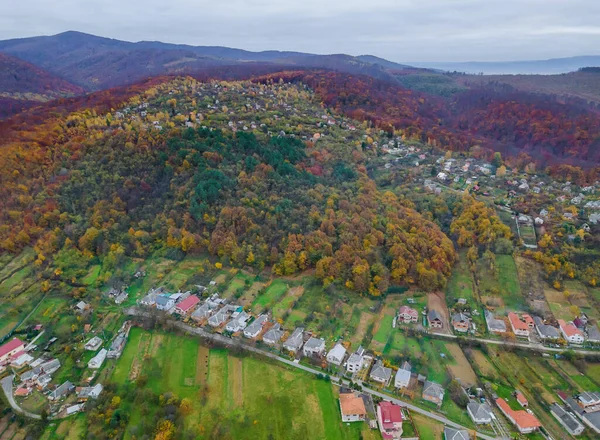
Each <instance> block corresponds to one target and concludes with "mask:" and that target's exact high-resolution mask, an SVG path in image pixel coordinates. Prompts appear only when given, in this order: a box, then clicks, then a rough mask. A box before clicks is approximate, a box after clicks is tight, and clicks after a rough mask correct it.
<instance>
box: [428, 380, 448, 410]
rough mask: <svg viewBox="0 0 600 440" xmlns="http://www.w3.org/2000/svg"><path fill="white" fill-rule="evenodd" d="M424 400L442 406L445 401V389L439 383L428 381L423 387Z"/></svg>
mask: <svg viewBox="0 0 600 440" xmlns="http://www.w3.org/2000/svg"><path fill="white" fill-rule="evenodd" d="M423 399H425V400H428V401H429V402H433V403H437V404H438V405H441V404H442V401H443V400H444V388H443V387H442V386H441V385H440V384H439V383H435V382H431V381H429V380H428V381H426V382H425V385H423Z"/></svg>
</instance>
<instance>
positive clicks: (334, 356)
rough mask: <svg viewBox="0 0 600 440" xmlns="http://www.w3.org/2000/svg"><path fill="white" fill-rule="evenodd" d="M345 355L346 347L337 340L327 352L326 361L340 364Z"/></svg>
mask: <svg viewBox="0 0 600 440" xmlns="http://www.w3.org/2000/svg"><path fill="white" fill-rule="evenodd" d="M345 357H346V348H345V347H344V346H343V345H342V344H340V343H339V342H338V343H337V344H335V346H334V347H333V348H332V349H331V350H329V353H327V362H329V363H330V364H332V365H337V366H340V365H342V362H344V358H345Z"/></svg>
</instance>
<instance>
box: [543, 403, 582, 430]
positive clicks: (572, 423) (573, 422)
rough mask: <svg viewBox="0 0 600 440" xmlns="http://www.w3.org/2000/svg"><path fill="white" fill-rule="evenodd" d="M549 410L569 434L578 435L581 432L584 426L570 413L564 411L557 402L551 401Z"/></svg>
mask: <svg viewBox="0 0 600 440" xmlns="http://www.w3.org/2000/svg"><path fill="white" fill-rule="evenodd" d="M550 412H551V413H552V415H553V416H554V417H555V418H556V420H558V421H559V422H560V424H561V425H563V426H564V428H565V429H566V430H567V431H569V433H571V435H579V434H581V433H582V432H583V430H584V428H585V427H584V426H583V425H582V424H581V423H579V420H577V418H576V417H575V416H574V415H573V414H572V413H570V412H568V411H566V410H565V408H563V407H562V406H560V405H559V404H557V403H553V404H552V405H551V406H550Z"/></svg>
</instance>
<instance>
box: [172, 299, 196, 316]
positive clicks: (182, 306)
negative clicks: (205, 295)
mask: <svg viewBox="0 0 600 440" xmlns="http://www.w3.org/2000/svg"><path fill="white" fill-rule="evenodd" d="M199 302H200V298H198V297H197V296H196V295H190V296H188V297H187V298H186V299H184V300H183V301H181V302H180V303H179V304H177V306H176V307H175V311H176V312H177V313H179V314H180V315H187V314H188V313H190V312H191V311H192V309H193V308H194V306H195V305H196V304H198V303H199Z"/></svg>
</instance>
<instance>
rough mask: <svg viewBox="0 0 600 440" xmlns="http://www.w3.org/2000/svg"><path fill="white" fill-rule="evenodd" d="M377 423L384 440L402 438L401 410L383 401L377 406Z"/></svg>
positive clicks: (398, 439) (397, 406)
mask: <svg viewBox="0 0 600 440" xmlns="http://www.w3.org/2000/svg"><path fill="white" fill-rule="evenodd" d="M377 423H378V424H379V430H380V431H381V436H382V437H383V439H384V440H400V439H401V438H402V431H403V430H402V408H400V406H399V405H395V404H393V403H392V402H388V401H386V400H384V401H383V402H381V403H379V405H377Z"/></svg>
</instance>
